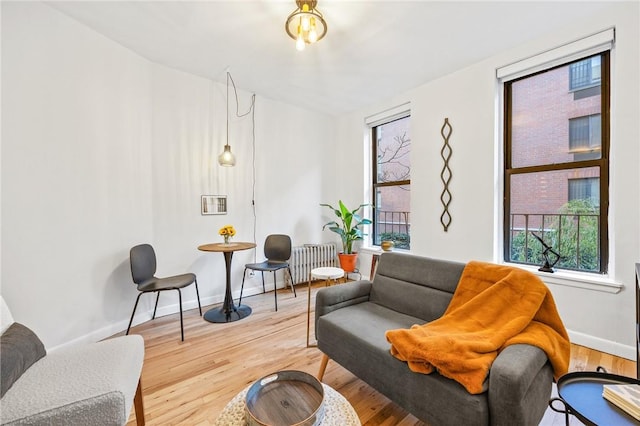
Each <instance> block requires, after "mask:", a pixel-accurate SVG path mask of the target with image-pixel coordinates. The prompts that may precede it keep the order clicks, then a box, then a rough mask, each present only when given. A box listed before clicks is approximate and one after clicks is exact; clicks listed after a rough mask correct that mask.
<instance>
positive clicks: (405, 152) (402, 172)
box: [371, 116, 411, 249]
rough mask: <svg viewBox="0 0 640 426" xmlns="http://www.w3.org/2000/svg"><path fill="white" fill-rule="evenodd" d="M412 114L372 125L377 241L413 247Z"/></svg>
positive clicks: (374, 224)
mask: <svg viewBox="0 0 640 426" xmlns="http://www.w3.org/2000/svg"><path fill="white" fill-rule="evenodd" d="M409 123H410V118H409V117H408V116H405V117H402V118H398V119H394V120H392V121H388V122H384V123H382V124H379V125H374V126H372V127H371V141H372V150H371V152H372V163H373V169H372V174H371V175H372V178H373V183H372V186H373V188H372V189H373V191H372V194H373V200H372V204H373V206H374V220H373V238H372V239H373V244H374V245H380V243H381V242H382V241H393V242H394V243H395V247H396V248H400V249H409V248H410V247H411V245H410V237H409V235H410V230H411V222H410V215H409V213H410V202H411V191H410V189H411V156H410V153H411V135H410V133H409Z"/></svg>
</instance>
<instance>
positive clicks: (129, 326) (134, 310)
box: [125, 293, 142, 334]
mask: <svg viewBox="0 0 640 426" xmlns="http://www.w3.org/2000/svg"><path fill="white" fill-rule="evenodd" d="M140 296H142V293H138V297H136V304H135V305H133V312H131V319H130V320H129V325H128V326H127V332H126V333H125V334H129V329H130V328H131V323H132V322H133V316H134V315H135V314H136V308H137V307H138V301H140Z"/></svg>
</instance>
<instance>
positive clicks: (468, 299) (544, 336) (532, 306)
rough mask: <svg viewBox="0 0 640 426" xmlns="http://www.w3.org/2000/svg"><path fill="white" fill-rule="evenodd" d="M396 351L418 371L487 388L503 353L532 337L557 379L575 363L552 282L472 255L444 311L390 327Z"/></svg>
mask: <svg viewBox="0 0 640 426" xmlns="http://www.w3.org/2000/svg"><path fill="white" fill-rule="evenodd" d="M386 337H387V340H388V341H389V343H391V354H392V355H394V356H395V357H396V358H398V359H400V360H402V361H406V362H407V364H408V365H409V368H410V369H411V370H412V371H414V372H417V373H424V374H429V373H432V372H433V371H435V370H437V371H438V372H439V373H440V374H442V375H443V376H445V377H448V378H450V379H453V380H456V381H457V382H459V383H460V384H462V385H463V386H464V387H465V388H466V389H467V391H468V392H469V393H472V394H478V393H482V392H483V391H484V390H486V389H483V382H484V381H485V379H486V378H487V375H488V373H489V369H490V368H491V364H492V363H493V360H494V359H495V358H496V357H497V356H498V353H499V352H500V351H501V350H502V349H503V348H505V347H506V346H508V345H513V344H516V343H527V344H529V345H533V346H536V347H538V348H540V349H542V350H543V351H545V352H546V354H547V356H548V357H549V360H550V361H551V365H552V367H553V371H554V375H555V377H556V379H557V378H558V377H560V376H561V375H563V374H565V373H566V372H567V370H568V368H569V355H570V343H569V337H568V335H567V331H566V330H565V328H564V325H563V324H562V320H561V319H560V316H559V315H558V311H557V309H556V305H555V302H554V301H553V297H552V295H551V293H550V291H549V289H548V288H547V286H546V285H545V284H544V283H543V282H542V281H541V280H540V279H539V278H538V277H536V276H535V275H534V274H532V273H530V272H527V271H525V270H523V269H519V268H514V267H510V266H502V265H496V264H491V263H484V262H477V261H472V262H469V263H468V264H467V266H466V267H465V269H464V271H463V273H462V276H461V277H460V282H459V283H458V287H457V289H456V291H455V293H454V295H453V298H452V299H451V303H450V304H449V307H448V308H447V310H446V312H445V313H444V315H443V316H442V317H440V318H438V319H436V320H434V321H432V322H430V323H427V324H424V325H414V326H412V327H411V329H399V330H389V331H387V332H386Z"/></svg>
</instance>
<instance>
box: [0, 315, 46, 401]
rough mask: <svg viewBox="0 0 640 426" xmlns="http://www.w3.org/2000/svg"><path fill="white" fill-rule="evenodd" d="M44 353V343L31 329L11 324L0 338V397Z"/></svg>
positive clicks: (15, 323) (18, 324)
mask: <svg viewBox="0 0 640 426" xmlns="http://www.w3.org/2000/svg"><path fill="white" fill-rule="evenodd" d="M46 354H47V351H46V350H45V348H44V345H43V344H42V342H41V341H40V339H39V338H38V336H36V334H35V333H34V332H33V331H31V330H30V329H29V328H28V327H26V326H24V325H22V324H20V323H17V322H14V323H13V324H11V325H10V326H9V328H7V330H6V331H5V332H4V333H2V337H1V338H0V366H1V373H0V388H1V394H0V397H3V396H4V394H5V393H6V392H7V391H8V390H9V388H11V386H13V384H14V383H15V382H16V380H18V379H19V378H20V376H22V374H23V373H24V372H25V371H27V369H28V368H29V367H31V366H32V365H33V363H35V362H36V361H37V360H39V359H40V358H42V357H43V356H45V355H46Z"/></svg>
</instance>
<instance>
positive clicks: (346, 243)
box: [320, 200, 371, 272]
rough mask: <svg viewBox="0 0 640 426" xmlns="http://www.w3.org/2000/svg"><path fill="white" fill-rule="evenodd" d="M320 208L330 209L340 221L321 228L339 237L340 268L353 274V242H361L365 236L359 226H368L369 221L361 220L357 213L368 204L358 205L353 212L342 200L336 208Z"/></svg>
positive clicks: (355, 254)
mask: <svg viewBox="0 0 640 426" xmlns="http://www.w3.org/2000/svg"><path fill="white" fill-rule="evenodd" d="M320 205H321V206H324V207H328V208H330V209H331V210H332V211H333V212H334V213H335V215H336V216H338V218H340V221H339V222H338V221H335V220H332V221H331V222H327V223H325V224H324V226H323V227H322V230H324V229H325V228H327V227H328V228H329V230H330V231H333V232H335V233H336V234H338V235H340V239H342V253H340V254H338V258H339V259H340V267H341V268H342V269H344V271H345V272H353V271H354V269H355V265H356V259H357V256H358V254H357V253H354V252H353V242H354V241H357V240H362V239H363V237H364V236H365V235H366V234H364V233H363V232H362V229H360V226H361V225H370V224H371V220H369V219H366V218H363V217H362V216H360V215H359V214H358V211H360V209H362V208H363V207H365V206H367V205H368V204H360V205H359V206H358V208H356V209H354V210H349V209H348V208H347V207H346V206H345V205H344V203H343V202H342V200H339V201H338V207H339V208H337V209H336V208H334V207H333V206H331V205H329V204H320Z"/></svg>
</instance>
